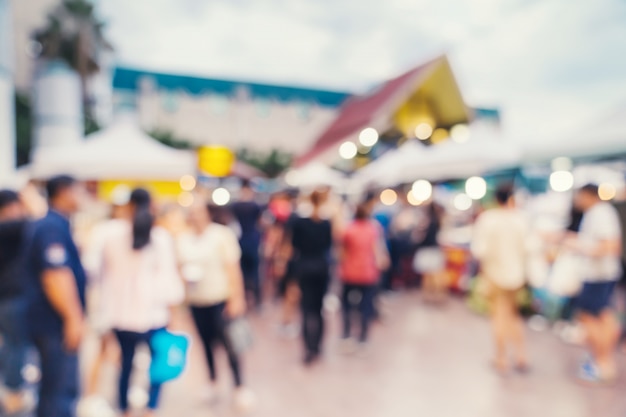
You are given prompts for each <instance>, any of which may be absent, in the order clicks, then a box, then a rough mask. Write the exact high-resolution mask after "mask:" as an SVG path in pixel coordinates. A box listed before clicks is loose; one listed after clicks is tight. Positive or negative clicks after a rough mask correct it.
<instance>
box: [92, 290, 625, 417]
mask: <svg viewBox="0 0 626 417" xmlns="http://www.w3.org/2000/svg"><path fill="white" fill-rule="evenodd" d="M387 306H388V307H387V309H388V312H387V313H388V318H387V320H386V321H385V322H384V323H383V324H379V325H376V326H375V328H374V329H373V332H372V343H371V349H370V352H369V355H368V356H366V357H355V356H348V357H347V356H345V355H342V354H341V352H340V349H339V346H338V337H337V335H338V328H337V324H338V320H337V317H336V314H331V315H330V320H329V321H330V326H329V329H328V333H327V334H328V336H327V338H326V344H325V355H324V359H323V361H322V362H320V363H319V364H318V365H316V366H315V367H313V368H310V369H305V368H304V367H303V366H302V365H301V363H300V358H301V351H300V342H299V340H297V339H296V340H286V339H284V338H282V337H281V336H279V335H278V333H277V331H276V328H275V325H276V317H277V312H276V310H275V309H269V310H268V311H266V312H265V313H264V314H263V315H262V316H260V317H256V318H254V319H253V323H252V324H253V326H254V329H255V336H256V344H255V347H254V349H253V350H252V351H251V352H250V353H249V354H248V355H247V357H246V360H245V374H246V380H247V382H248V384H249V386H250V387H251V388H252V389H253V390H254V391H255V393H256V394H257V396H258V405H257V408H256V411H255V412H254V413H252V415H253V416H259V417H283V416H285V417H286V416H289V417H291V416H296V417H334V416H337V417H344V416H352V415H354V416H359V417H383V416H384V417H403V416H407V417H414V416H420V415H427V416H433V417H438V416H442V417H448V416H451V417H456V416H468V417H503V416H506V417H517V416H519V417H527V416H533V417H534V416H541V417H544V416H545V417H561V416H562V417H592V416H598V417H600V416H601V417H623V416H625V415H626V396H625V395H624V392H625V388H626V381H620V383H619V385H618V386H617V387H614V388H593V389H592V388H585V387H581V386H579V385H578V384H577V383H575V382H574V378H573V376H574V374H575V369H576V363H577V360H578V359H579V357H580V355H581V350H580V348H576V347H570V346H566V345H564V344H563V343H561V342H560V341H559V340H558V339H557V338H556V337H555V336H554V335H552V334H551V333H549V332H546V333H536V332H531V331H529V333H528V334H529V337H530V347H531V354H532V359H533V371H532V373H531V374H529V375H527V376H519V375H517V376H510V377H506V378H504V377H500V376H497V375H495V374H494V373H493V372H492V371H491V369H490V367H489V356H490V339H489V326H488V323H487V321H486V320H485V319H484V318H482V317H479V316H476V315H474V314H473V313H471V312H469V311H468V309H467V308H466V307H465V306H464V305H463V303H461V302H460V301H453V302H451V303H449V304H448V305H447V306H445V307H443V308H432V307H428V306H425V305H423V304H421V303H420V302H419V296H418V295H417V294H416V293H409V294H403V295H399V296H395V297H394V298H392V299H390V300H389V301H388V303H387ZM183 323H188V321H186V320H183ZM183 327H185V324H183ZM218 359H220V360H219V362H220V369H219V370H220V371H221V372H220V375H221V387H220V392H221V401H219V402H217V403H214V404H211V403H210V402H209V401H207V400H206V396H205V395H204V394H205V393H206V390H207V389H208V388H207V384H208V379H207V373H206V370H205V367H204V361H203V359H202V356H201V352H200V351H199V350H198V346H197V344H196V345H195V346H194V349H193V352H192V358H191V366H190V367H189V369H188V370H187V372H186V373H185V375H184V376H183V378H181V379H180V380H178V381H176V382H174V383H171V384H169V385H168V386H167V387H166V389H165V392H164V396H163V403H162V404H163V407H162V410H161V413H160V415H161V416H163V417H183V416H184V417H195V416H198V417H200V416H202V417H211V416H231V415H235V413H234V412H233V411H232V409H231V407H230V401H229V392H230V381H231V379H230V373H229V370H228V368H227V366H226V360H225V357H224V356H223V355H221V354H220V356H219V357H218ZM625 364H626V361H625V360H623V358H622V364H621V365H622V367H623V368H626V366H624V365H625ZM624 371H625V375H626V369H624ZM113 374H114V371H113V370H112V369H109V372H108V375H105V380H104V381H103V382H104V384H103V386H105V387H107V388H108V389H107V390H106V391H109V393H108V395H111V391H112V388H113V386H114V375H113ZM625 379H626V378H625Z"/></svg>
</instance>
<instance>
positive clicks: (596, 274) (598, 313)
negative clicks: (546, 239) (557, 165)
mask: <svg viewBox="0 0 626 417" xmlns="http://www.w3.org/2000/svg"><path fill="white" fill-rule="evenodd" d="M575 203H576V206H577V208H578V209H579V210H581V211H582V212H583V213H584V215H583V219H582V223H581V225H580V230H579V232H578V237H577V238H576V239H575V240H572V241H570V242H569V244H568V246H569V247H571V249H573V250H575V251H576V252H578V253H579V254H581V255H582V256H584V257H585V259H586V265H585V266H586V267H585V269H584V275H583V277H584V285H583V289H582V292H581V293H580V295H579V297H578V303H577V307H578V310H579V312H580V314H579V320H580V323H581V324H582V326H583V328H584V330H585V333H586V335H587V344H588V348H589V350H590V354H591V358H590V360H588V361H587V362H586V363H584V364H583V365H582V367H581V370H580V375H579V376H580V378H581V379H582V380H584V381H587V382H591V383H607V382H612V381H614V380H615V379H616V377H617V365H616V362H615V350H616V347H617V344H618V341H619V333H620V326H619V322H618V321H617V318H616V317H615V313H614V312H613V311H612V309H611V307H610V302H611V298H612V295H613V290H614V289H615V285H616V283H617V281H618V279H619V278H620V275H621V272H622V271H621V261H620V257H621V254H622V241H621V228H620V220H619V215H618V213H617V210H616V209H615V208H614V207H613V206H611V205H610V204H609V203H606V202H603V201H601V200H600V197H599V196H598V186H597V185H595V184H589V185H586V186H584V187H582V188H581V189H580V190H578V192H577V193H576V198H575Z"/></svg>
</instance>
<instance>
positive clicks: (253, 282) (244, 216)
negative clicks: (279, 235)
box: [231, 180, 263, 310]
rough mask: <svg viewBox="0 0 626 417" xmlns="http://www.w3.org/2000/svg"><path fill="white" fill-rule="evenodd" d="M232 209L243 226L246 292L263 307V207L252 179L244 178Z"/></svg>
mask: <svg viewBox="0 0 626 417" xmlns="http://www.w3.org/2000/svg"><path fill="white" fill-rule="evenodd" d="M231 211H232V213H233V215H234V216H235V218H236V219H237V221H238V222H239V226H240V227H241V236H240V237H239V244H240V246H241V270H242V271H243V277H244V282H245V286H246V292H247V293H249V294H251V296H252V299H253V300H254V303H255V305H254V307H255V308H256V309H257V310H258V309H260V308H261V304H262V301H263V290H262V285H261V277H260V275H259V267H260V262H261V259H260V254H259V248H260V246H261V229H260V227H261V226H260V222H261V216H262V215H263V209H262V208H261V206H260V205H259V204H258V203H257V202H256V201H255V192H254V190H253V189H252V184H250V181H248V180H244V181H243V184H242V186H241V193H240V198H239V201H237V202H235V203H233V204H232V206H231Z"/></svg>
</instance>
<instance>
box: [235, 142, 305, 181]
mask: <svg viewBox="0 0 626 417" xmlns="http://www.w3.org/2000/svg"><path fill="white" fill-rule="evenodd" d="M237 158H238V159H239V160H240V161H242V162H245V163H246V164H248V165H250V166H252V167H254V168H256V169H258V170H259V171H261V172H263V173H264V174H265V175H267V176H268V177H269V178H276V177H277V176H279V175H280V174H281V173H282V172H283V171H285V170H286V169H287V168H289V166H290V165H291V162H292V159H293V156H292V155H291V154H289V153H286V152H283V151H280V150H278V149H272V150H271V151H269V152H262V151H253V150H250V149H246V148H244V149H240V150H239V151H238V152H237Z"/></svg>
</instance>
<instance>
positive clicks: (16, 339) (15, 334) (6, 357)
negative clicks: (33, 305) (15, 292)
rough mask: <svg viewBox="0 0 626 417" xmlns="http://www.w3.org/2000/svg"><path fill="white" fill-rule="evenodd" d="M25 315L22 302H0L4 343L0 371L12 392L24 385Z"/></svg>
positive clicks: (26, 336)
mask: <svg viewBox="0 0 626 417" xmlns="http://www.w3.org/2000/svg"><path fill="white" fill-rule="evenodd" d="M25 314H26V304H25V302H24V301H22V300H19V299H7V300H2V301H0V334H2V339H3V342H4V343H3V346H2V349H1V350H0V370H1V371H2V373H3V374H4V385H6V387H7V388H8V389H10V390H12V391H18V390H20V389H21V388H22V385H23V384H24V379H23V378H22V368H23V367H24V364H25V362H26V351H27V350H28V335H27V333H26V323H25V320H24V317H25Z"/></svg>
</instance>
